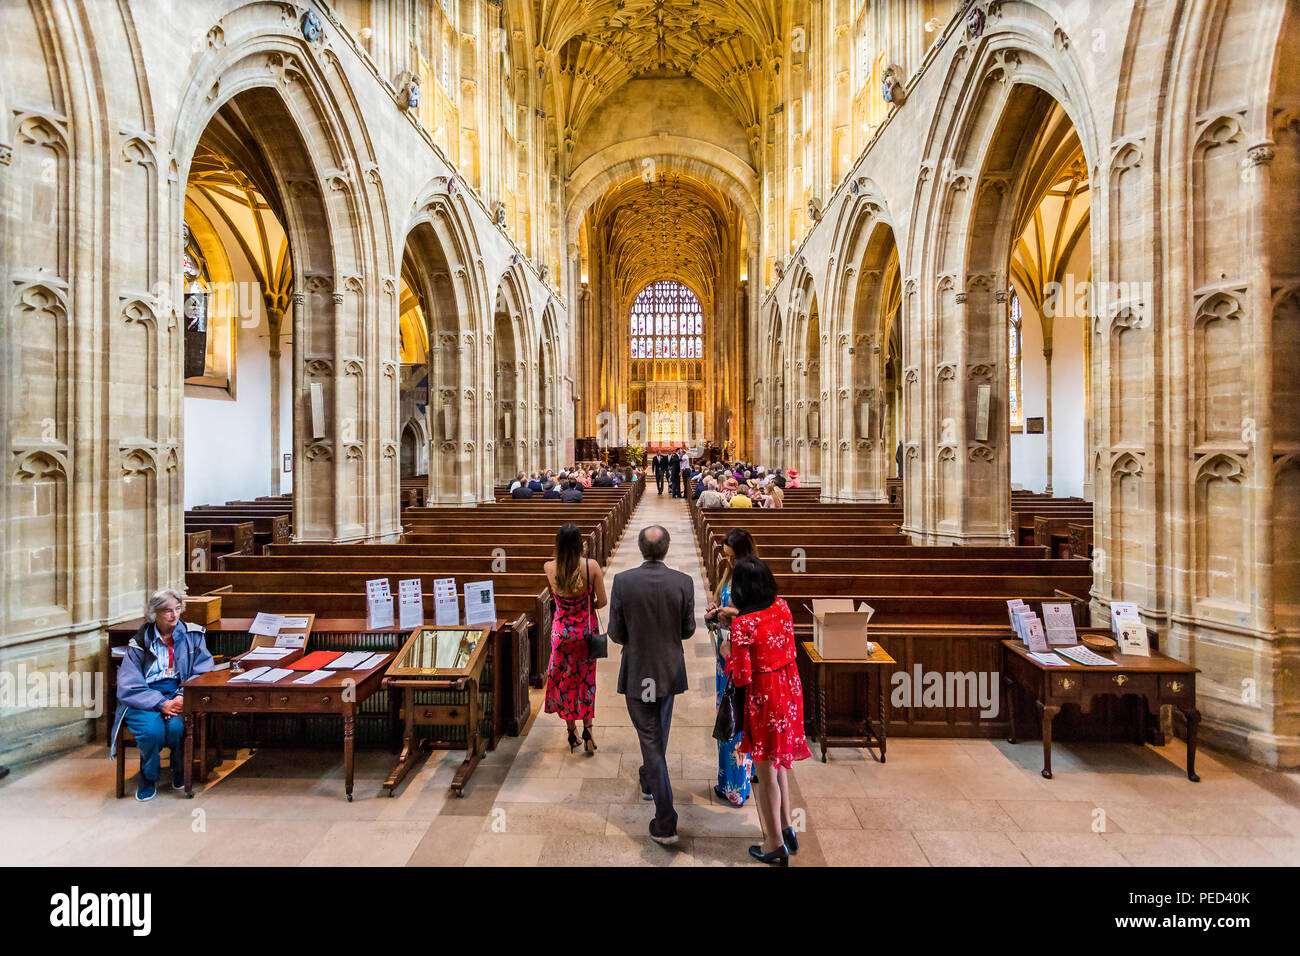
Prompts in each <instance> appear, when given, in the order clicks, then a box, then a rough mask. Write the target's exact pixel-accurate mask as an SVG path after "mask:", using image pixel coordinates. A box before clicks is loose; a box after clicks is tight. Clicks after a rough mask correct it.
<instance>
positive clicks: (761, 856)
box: [749, 843, 790, 866]
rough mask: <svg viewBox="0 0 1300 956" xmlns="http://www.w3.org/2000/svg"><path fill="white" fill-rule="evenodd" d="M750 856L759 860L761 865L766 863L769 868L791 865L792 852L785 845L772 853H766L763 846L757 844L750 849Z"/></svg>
mask: <svg viewBox="0 0 1300 956" xmlns="http://www.w3.org/2000/svg"><path fill="white" fill-rule="evenodd" d="M749 855H750V856H752V857H753V858H754V859H756V860H758V862H759V863H766V864H767V865H768V866H789V865H790V851H789V850H787V849H786V848H785V844H784V843H782V844H781V845H780V846H779V847H777V848H776V849H775V850H773V851H772V852H771V853H764V852H763V847H762V845H761V844H759V843H755V844H754V845H753V846H751V847H750V848H749Z"/></svg>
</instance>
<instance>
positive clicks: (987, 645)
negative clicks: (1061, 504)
mask: <svg viewBox="0 0 1300 956" xmlns="http://www.w3.org/2000/svg"><path fill="white" fill-rule="evenodd" d="M817 493H818V492H817V489H814V488H806V489H797V490H795V491H794V493H793V494H789V493H788V494H787V496H786V499H785V507H784V508H780V509H751V510H733V509H726V508H724V509H710V510H702V509H700V508H698V507H697V506H696V505H695V502H694V501H693V500H690V505H689V507H690V515H691V522H692V527H693V529H694V532H695V536H696V542H697V544H698V546H699V549H700V554H701V556H702V558H703V560H704V562H705V567H706V571H707V575H708V579H709V586H710V588H712V587H713V586H714V585H715V584H716V583H717V581H718V577H719V575H720V573H721V572H722V570H723V568H724V563H723V562H724V557H723V553H722V547H723V539H724V538H725V537H726V534H727V532H728V531H730V530H731V529H732V528H734V527H743V528H746V529H747V530H748V531H749V532H750V533H751V534H752V535H753V536H754V540H755V542H756V544H757V547H758V553H759V556H760V557H761V558H763V559H764V561H766V563H767V564H768V566H769V567H770V568H771V569H772V572H773V574H774V575H775V577H776V581H777V586H778V589H779V593H780V594H781V596H782V597H783V598H784V599H785V600H786V603H787V604H788V605H789V606H790V610H791V613H792V614H793V616H794V620H795V630H796V635H797V636H798V637H799V639H800V641H805V640H811V639H812V624H813V615H812V602H813V601H814V600H815V599H818V598H851V599H853V601H854V602H855V604H856V603H859V602H866V603H867V604H869V605H870V606H871V607H872V608H874V609H875V614H874V616H873V617H872V619H871V624H870V636H871V639H872V640H873V641H877V642H879V643H880V644H881V645H882V646H883V647H884V648H885V649H886V651H888V653H889V654H890V655H891V656H892V657H893V658H894V659H895V660H896V661H897V664H896V665H892V666H888V667H887V668H886V670H885V671H884V674H883V680H884V686H885V687H886V688H888V687H889V686H890V678H891V677H892V676H893V674H894V673H896V672H897V671H899V670H903V671H905V672H906V673H907V674H908V675H909V676H910V675H914V674H916V673H917V671H916V668H918V667H919V668H920V673H922V674H924V673H929V672H938V673H940V674H947V673H950V672H962V673H968V672H975V673H980V672H991V673H997V672H999V671H1000V667H1001V657H1002V654H1001V650H1002V648H1001V641H1002V640H1004V639H1008V638H1011V637H1014V634H1013V633H1012V630H1011V628H1010V626H1009V622H1008V616H1007V601H1009V600H1012V599H1015V598H1019V599H1022V600H1024V601H1025V602H1026V603H1028V604H1029V605H1030V606H1031V607H1033V608H1034V610H1035V611H1036V612H1038V613H1040V614H1041V604H1042V602H1044V601H1052V602H1066V603H1069V604H1070V606H1071V608H1072V610H1073V613H1074V618H1075V624H1076V626H1077V627H1079V628H1083V627H1084V626H1085V625H1086V623H1087V616H1088V594H1089V590H1090V588H1091V586H1092V570H1091V562H1090V560H1089V559H1088V558H1087V557H1070V558H1060V557H1053V556H1052V553H1051V551H1050V550H1049V548H1048V547H1047V546H1045V545H1038V544H1030V545H1017V546H1007V547H998V546H992V547H984V546H971V547H951V546H922V545H914V544H912V543H911V541H910V539H909V538H908V537H907V536H906V535H904V534H903V533H902V532H901V530H900V527H901V523H902V510H901V507H900V505H899V504H898V503H889V502H886V503H879V504H866V503H863V504H840V503H825V504H822V503H820V502H818V501H817V497H816V496H817ZM1033 507H1034V508H1035V509H1036V513H1037V512H1038V511H1041V510H1045V509H1043V507H1042V503H1041V502H1037V501H1036V502H1034V504H1033ZM800 655H801V668H803V667H804V666H805V665H807V660H806V657H805V655H803V652H802V648H801V650H800ZM805 692H806V693H811V682H810V681H805ZM830 696H832V697H835V698H837V699H835V700H828V707H829V708H830V709H831V710H836V711H840V712H844V713H857V714H861V713H865V712H866V704H867V701H866V700H865V699H864V697H865V694H864V690H863V688H861V687H858V686H856V685H854V686H842V687H837V688H831V689H830ZM886 696H888V691H886ZM811 712H812V711H811V708H805V714H810V713H811ZM886 726H887V731H888V733H890V734H900V735H904V736H909V735H910V736H943V737H962V736H980V737H988V736H994V735H998V734H1005V733H1006V731H1007V726H1008V725H1007V709H1006V707H1005V704H1004V705H1003V706H1002V708H1001V710H1000V712H999V713H998V714H997V716H995V717H993V718H991V719H983V718H981V717H980V716H979V712H978V708H976V707H963V708H955V707H954V708H935V707H930V708H927V707H919V706H917V707H909V708H895V709H891V710H890V712H889V715H888V720H887V725H886Z"/></svg>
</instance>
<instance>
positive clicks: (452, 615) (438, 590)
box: [433, 578, 460, 627]
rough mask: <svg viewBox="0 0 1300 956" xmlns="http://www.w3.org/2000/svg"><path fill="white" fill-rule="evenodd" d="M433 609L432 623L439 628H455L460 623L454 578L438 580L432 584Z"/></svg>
mask: <svg viewBox="0 0 1300 956" xmlns="http://www.w3.org/2000/svg"><path fill="white" fill-rule="evenodd" d="M433 607H434V622H435V623H436V624H437V625H438V626H439V627H455V626H456V625H457V624H459V623H460V604H459V603H458V602H457V600H456V579H455V578H438V579H437V580H436V581H434V582H433Z"/></svg>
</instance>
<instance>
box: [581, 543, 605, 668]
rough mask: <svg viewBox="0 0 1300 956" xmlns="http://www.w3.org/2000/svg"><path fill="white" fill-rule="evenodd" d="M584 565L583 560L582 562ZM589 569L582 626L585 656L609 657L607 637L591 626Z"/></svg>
mask: <svg viewBox="0 0 1300 956" xmlns="http://www.w3.org/2000/svg"><path fill="white" fill-rule="evenodd" d="M584 567H585V562H584ZM591 615H592V608H591V570H590V569H589V568H588V570H587V621H586V623H585V624H584V625H583V627H582V639H583V640H584V641H586V642H587V656H588V657H590V658H593V659H594V658H601V657H609V637H608V635H605V634H602V633H601V632H600V631H598V630H597V629H596V628H594V627H592V626H591Z"/></svg>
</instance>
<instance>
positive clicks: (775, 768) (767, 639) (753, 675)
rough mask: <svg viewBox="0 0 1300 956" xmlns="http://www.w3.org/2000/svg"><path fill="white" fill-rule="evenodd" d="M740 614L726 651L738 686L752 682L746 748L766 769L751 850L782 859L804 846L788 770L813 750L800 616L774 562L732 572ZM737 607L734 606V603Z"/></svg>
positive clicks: (750, 561)
mask: <svg viewBox="0 0 1300 956" xmlns="http://www.w3.org/2000/svg"><path fill="white" fill-rule="evenodd" d="M731 600H732V602H733V603H734V604H735V605H736V607H735V611H736V615H737V616H736V617H735V620H734V621H733V622H732V624H731V640H730V641H728V642H726V643H724V645H723V648H722V653H723V656H725V657H727V659H728V660H727V668H728V672H729V673H730V674H731V679H732V681H733V682H734V683H735V685H736V686H737V687H744V688H745V732H744V736H743V737H742V738H741V745H740V749H741V750H742V751H744V752H747V753H748V754H749V755H750V756H751V757H752V758H753V760H754V768H755V770H756V771H757V772H758V788H757V790H756V793H757V794H758V815H759V819H760V820H761V821H762V822H763V843H762V845H761V846H757V845H756V846H751V847H750V848H749V854H750V856H752V857H754V859H756V860H761V861H762V862H764V863H772V864H776V865H778V866H786V865H788V864H789V860H790V854H791V853H798V852H799V841H798V840H797V839H796V838H795V833H794V824H793V822H792V821H791V819H790V785H789V781H788V778H787V775H786V771H787V770H789V768H790V766H791V764H793V763H794V761H796V760H803V759H805V758H807V757H810V756H811V754H810V753H809V751H808V741H807V740H806V739H805V738H804V732H803V684H802V683H801V682H800V681H799V669H798V667H797V666H796V665H795V642H794V620H793V619H792V618H791V616H790V608H788V607H787V606H786V603H785V601H783V600H781V599H780V598H779V597H777V596H776V580H775V579H774V578H773V577H772V572H771V570H770V569H769V568H768V566H767V565H766V564H764V563H763V562H762V561H760V560H759V559H758V558H756V557H753V556H750V557H748V558H743V559H741V560H740V561H738V562H736V566H735V567H734V568H733V569H732V571H731ZM726 610H731V609H726Z"/></svg>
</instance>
